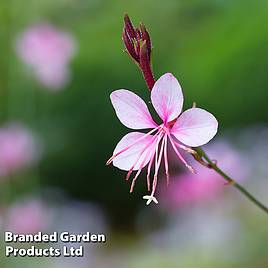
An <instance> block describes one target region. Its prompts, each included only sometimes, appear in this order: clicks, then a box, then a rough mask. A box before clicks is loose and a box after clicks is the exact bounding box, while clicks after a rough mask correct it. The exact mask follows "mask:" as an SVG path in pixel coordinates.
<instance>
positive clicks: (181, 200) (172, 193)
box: [161, 141, 247, 209]
mask: <svg viewBox="0 0 268 268" xmlns="http://www.w3.org/2000/svg"><path fill="white" fill-rule="evenodd" d="M205 151H206V152H207V154H208V155H209V156H210V157H211V158H212V159H215V160H217V165H218V166H219V167H220V168H222V169H223V170H224V171H225V172H226V173H227V174H228V173H229V174H231V175H232V176H233V177H234V178H235V179H236V180H238V181H241V180H243V178H245V176H246V174H247V168H246V166H247V165H246V163H245V161H246V160H245V159H244V157H243V156H242V155H241V154H239V153H238V152H237V151H236V150H234V148H233V147H232V146H231V145H230V144H229V143H228V142H225V141H221V142H217V143H213V144H210V145H208V146H206V149H205ZM192 162H193V163H192V165H193V166H194V168H195V170H196V174H188V173H182V174H180V175H177V176H174V177H172V178H171V182H170V186H169V187H168V188H167V187H166V185H162V188H161V193H162V194H161V196H162V198H163V202H164V203H165V205H166V206H168V207H169V208H171V209H172V208H177V207H179V206H182V205H185V204H191V203H195V202H200V201H202V200H211V199H212V198H213V197H215V196H217V195H218V194H219V193H220V192H221V191H222V190H223V189H224V187H228V186H224V185H225V183H226V181H225V180H224V179H223V178H222V177H221V176H220V175H218V174H217V173H216V172H215V171H214V170H212V169H209V168H206V167H204V166H202V165H201V164H199V163H198V162H196V161H195V160H192Z"/></svg>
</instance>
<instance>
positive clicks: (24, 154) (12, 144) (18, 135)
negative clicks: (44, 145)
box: [0, 124, 39, 177]
mask: <svg viewBox="0 0 268 268" xmlns="http://www.w3.org/2000/svg"><path fill="white" fill-rule="evenodd" d="M38 156H39V148H38V144H37V141H36V139H35V137H34V136H33V134H32V133H31V132H30V131H29V130H27V129H26V128H24V127H22V126H19V125H16V124H12V125H8V126H6V127H2V128H0V176H1V177H5V176H8V175H10V174H12V173H13V172H15V171H18V170H20V169H22V168H24V167H26V166H29V165H30V164H32V163H33V162H34V161H35V160H36V159H37V158H38Z"/></svg>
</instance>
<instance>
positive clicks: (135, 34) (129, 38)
mask: <svg viewBox="0 0 268 268" xmlns="http://www.w3.org/2000/svg"><path fill="white" fill-rule="evenodd" d="M122 37H123V42H124V44H125V47H126V51H127V53H128V54H129V56H130V57H131V58H132V59H133V60H134V62H135V63H136V64H137V65H138V66H139V68H140V69H141V71H142V73H143V76H144V79H145V81H146V83H147V86H148V88H149V89H150V90H151V89H152V88H153V85H154V83H155V79H154V76H153V73H152V68H151V51H152V43H151V39H150V35H149V33H148V31H147V30H146V28H145V26H144V24H143V23H140V27H139V28H134V26H133V24H132V22H131V20H130V18H129V16H128V15H127V14H126V15H125V16H124V28H123V34H122Z"/></svg>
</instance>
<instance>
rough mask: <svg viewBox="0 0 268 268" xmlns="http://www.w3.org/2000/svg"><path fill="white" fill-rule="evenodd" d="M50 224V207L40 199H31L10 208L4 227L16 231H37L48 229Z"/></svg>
mask: <svg viewBox="0 0 268 268" xmlns="http://www.w3.org/2000/svg"><path fill="white" fill-rule="evenodd" d="M49 224H50V212H49V210H48V208H47V207H46V206H45V205H44V204H43V203H42V202H41V201H40V200H38V199H29V200H24V201H22V202H19V203H15V204H14V205H13V206H11V207H10V208H9V209H8V211H7V214H6V220H5V226H4V227H5V230H7V231H12V232H14V233H37V232H39V231H44V230H47V229H48V226H49Z"/></svg>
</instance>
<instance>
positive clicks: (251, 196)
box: [196, 147, 268, 214]
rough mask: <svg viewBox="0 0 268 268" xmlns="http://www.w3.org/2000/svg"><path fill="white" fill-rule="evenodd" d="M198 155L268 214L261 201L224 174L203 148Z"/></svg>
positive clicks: (199, 148)
mask: <svg viewBox="0 0 268 268" xmlns="http://www.w3.org/2000/svg"><path fill="white" fill-rule="evenodd" d="M196 151H197V153H198V154H199V155H200V156H201V157H203V158H204V159H205V160H206V161H207V162H208V164H209V167H210V168H212V169H214V170H215V171H216V172H217V173H218V174H219V175H221V176H222V177H223V178H224V179H225V180H226V181H227V182H228V183H229V184H230V185H233V186H234V187H235V188H236V189H237V190H239V191H240V192H241V193H242V194H243V195H245V196H246V197H247V198H248V199H249V200H250V201H251V202H253V203H254V204H255V205H256V206H257V207H259V208H260V209H261V210H262V211H264V212H265V213H267V214H268V208H267V207H266V206H265V205H263V204H262V203H261V202H260V201H259V200H257V199H256V198H255V197H254V196H253V195H252V194H251V193H249V192H248V191H247V190H246V189H245V188H244V187H243V186H241V185H240V184H239V183H237V182H236V181H235V180H234V179H232V178H231V177H230V176H228V175H227V174H226V173H224V172H223V171H222V170H221V169H220V168H219V167H218V166H217V164H216V163H214V162H213V161H212V160H211V159H210V158H209V157H208V155H207V154H206V153H205V152H204V150H203V149H202V148H201V147H198V148H196Z"/></svg>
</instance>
